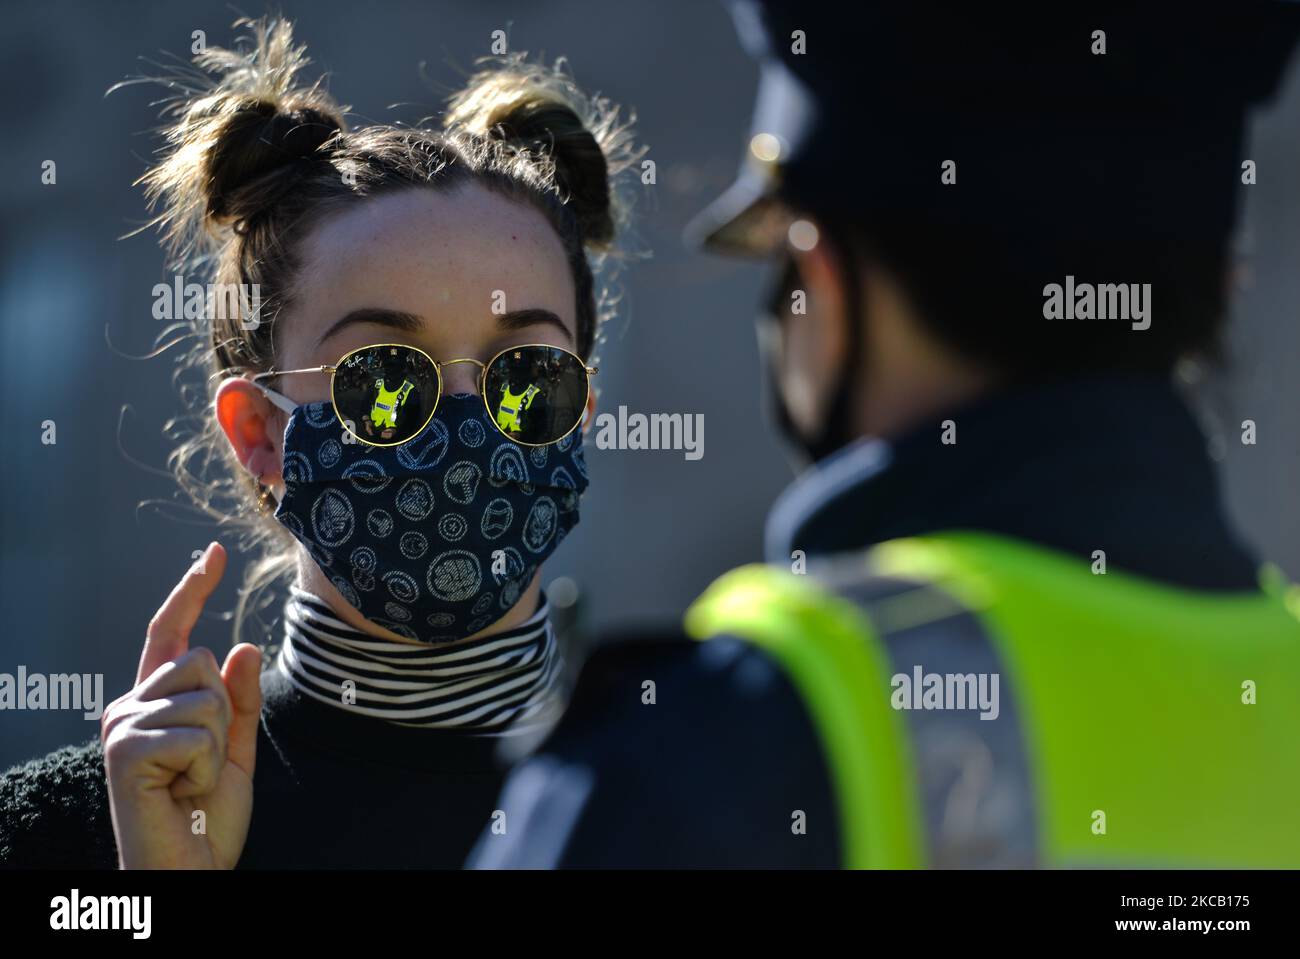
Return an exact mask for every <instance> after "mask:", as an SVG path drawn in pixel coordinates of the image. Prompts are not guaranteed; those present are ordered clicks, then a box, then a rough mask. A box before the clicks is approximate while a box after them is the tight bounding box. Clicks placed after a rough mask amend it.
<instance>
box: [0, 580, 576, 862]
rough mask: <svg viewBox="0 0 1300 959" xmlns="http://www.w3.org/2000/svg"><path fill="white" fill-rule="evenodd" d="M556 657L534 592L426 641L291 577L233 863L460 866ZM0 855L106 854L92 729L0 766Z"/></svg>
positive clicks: (112, 855)
mask: <svg viewBox="0 0 1300 959" xmlns="http://www.w3.org/2000/svg"><path fill="white" fill-rule="evenodd" d="M562 667H563V663H562V662H561V659H560V656H559V653H558V650H557V647H556V642H555V636H554V633H553V631H552V630H551V628H550V624H549V621H548V618H547V605H546V601H545V598H544V597H543V599H542V602H541V605H540V607H539V609H538V611H537V613H536V614H535V615H534V616H532V617H531V618H530V619H529V620H528V622H526V623H524V624H522V625H521V626H518V627H515V628H513V629H510V630H507V631H505V632H502V633H498V634H496V635H494V636H489V637H486V638H480V639H475V640H471V641H467V642H464V643H456V644H452V645H448V646H446V647H428V646H412V645H410V644H403V643H393V642H386V641H382V640H376V639H374V637H370V636H366V635H365V634H363V633H360V632H359V631H357V630H355V629H353V628H351V627H349V626H347V625H345V624H344V623H342V622H341V621H339V620H338V619H336V618H335V617H334V616H333V615H332V614H331V612H330V610H329V607H328V606H326V605H325V604H324V603H323V602H322V601H321V600H319V599H317V598H316V597H314V596H312V595H310V594H309V593H305V592H302V591H301V590H297V589H295V590H294V591H293V593H292V595H291V597H290V600H289V603H288V605H287V606H286V610H285V636H284V641H283V644H282V645H281V647H280V649H279V651H278V653H277V654H276V656H275V657H274V659H273V660H272V662H271V663H270V664H269V666H268V668H266V669H265V670H264V671H263V673H262V681H261V685H262V696H263V705H262V719H261V727H260V729H259V731H258V739H257V766H256V770H255V772H254V776H253V789H254V793H253V818H252V824H251V827H250V830H249V834H248V840H247V843H246V844H245V847H244V853H243V856H242V857H241V858H240V860H239V865H238V868H241V869H245V868H252V869H256V868H279V869H293V868H322V869H325V868H457V867H459V866H461V865H462V863H463V862H464V860H465V857H466V855H467V853H468V852H469V850H470V848H471V846H472V845H473V842H474V840H475V837H477V836H478V834H479V833H480V832H481V831H482V830H484V828H485V827H486V828H490V826H491V823H492V822H493V813H494V811H495V810H496V808H497V794H498V792H499V790H500V788H501V784H502V779H503V776H504V770H505V765H506V760H507V758H508V757H509V756H510V755H511V753H512V749H511V746H512V743H514V742H517V741H520V740H523V739H526V738H527V737H530V736H535V735H536V734H537V732H538V730H539V729H544V728H545V726H546V724H547V723H548V722H550V721H551V720H552V719H553V715H554V713H553V710H556V709H558V705H559V703H560V701H561V700H562V693H561V689H560V683H561V679H562V676H563V668H562ZM507 825H508V823H507ZM0 866H3V867H6V868H19V869H21V868H29V869H30V868H71V869H90V868H102V869H113V868H116V867H117V848H116V843H115V841H114V837H113V828H112V820H111V818H110V815H109V806H108V795H107V786H106V782H105V776H104V757H103V751H102V749H101V747H100V744H99V742H98V741H94V742H91V743H87V744H85V745H83V746H69V747H66V748H64V749H61V750H59V751H57V752H55V753H51V754H50V755H48V756H45V757H43V758H41V759H36V760H32V761H31V762H29V763H26V764H25V765H21V766H16V767H14V768H13V769H11V770H9V771H8V772H6V773H5V774H4V775H3V776H0Z"/></svg>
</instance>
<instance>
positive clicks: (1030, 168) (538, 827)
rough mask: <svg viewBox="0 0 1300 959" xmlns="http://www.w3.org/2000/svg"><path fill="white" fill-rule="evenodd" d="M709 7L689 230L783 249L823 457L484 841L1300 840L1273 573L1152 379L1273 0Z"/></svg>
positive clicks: (682, 850)
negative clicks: (717, 100) (731, 125)
mask: <svg viewBox="0 0 1300 959" xmlns="http://www.w3.org/2000/svg"><path fill="white" fill-rule="evenodd" d="M1049 10H1050V12H1049ZM734 12H735V17H736V21H737V25H738V27H739V30H740V33H741V36H742V39H743V41H744V42H745V44H746V46H747V48H748V49H749V50H750V51H751V52H753V53H754V55H755V56H756V57H757V58H758V59H759V61H760V63H761V66H762V71H761V81H760V86H759V93H758V103H757V110H756V114H755V120H754V128H753V131H752V137H751V139H750V141H749V151H748V156H747V158H746V163H745V166H744V168H743V173H742V176H741V178H740V180H739V181H738V182H737V183H736V184H735V186H734V187H733V188H732V189H731V190H730V191H729V192H728V193H727V194H726V195H724V196H723V197H722V198H721V199H720V200H718V201H717V202H716V203H715V204H714V205H713V207H711V208H710V209H709V210H708V211H706V212H705V214H703V215H702V217H701V219H700V220H699V221H697V223H696V224H695V233H696V235H697V236H698V237H699V238H700V239H702V240H703V242H704V244H705V245H706V246H708V247H710V248H712V249H714V250H718V251H721V252H724V253H733V254H742V255H754V256H761V257H766V258H768V259H769V260H770V261H771V262H772V263H773V264H774V266H775V272H776V273H777V275H778V276H779V277H780V280H779V282H778V283H777V285H776V288H775V291H774V293H773V295H772V298H771V300H770V310H769V313H770V314H771V315H770V316H769V317H768V318H767V319H766V321H765V322H764V323H763V324H762V332H763V334H764V335H763V336H762V342H763V343H764V344H765V346H766V347H767V351H768V355H769V358H770V360H771V363H772V381H773V386H774V392H775V397H776V400H777V411H778V414H779V421H780V422H781V424H782V426H783V429H784V432H786V433H787V435H788V436H789V437H790V438H791V439H792V440H793V441H794V442H795V443H796V444H797V445H798V446H800V447H802V448H803V449H804V450H805V451H806V452H807V453H808V458H809V459H810V460H811V461H812V465H810V466H809V468H808V469H807V471H806V472H804V473H803V475H801V476H800V477H799V479H798V480H797V481H796V482H795V483H794V484H793V485H792V486H791V487H790V489H789V490H788V491H786V493H784V494H783V495H782V497H781V498H780V500H779V501H778V503H777V504H776V506H775V508H774V509H773V511H772V513H771V516H770V520H769V524H768V527H767V559H768V564H767V565H762V566H752V567H747V568H743V569H739V570H736V571H733V572H731V573H729V574H727V575H726V576H724V577H723V578H722V579H720V580H719V581H718V582H717V583H715V584H714V585H713V586H712V587H711V588H710V589H709V590H708V591H707V592H706V593H705V594H704V596H703V597H702V598H701V599H699V600H698V601H697V602H696V603H695V604H694V606H693V607H692V608H691V609H690V610H689V611H688V613H687V614H686V618H685V631H686V633H687V634H688V636H677V637H674V636H659V637H653V636H646V637H643V638H642V640H643V641H641V642H633V643H629V644H626V645H620V646H617V647H612V648H609V649H607V650H603V651H601V652H598V653H597V654H595V655H594V656H593V657H592V658H591V659H590V660H589V662H588V663H587V665H586V668H585V670H584V673H583V675H582V677H581V679H580V681H579V684H578V689H577V693H576V695H575V698H574V700H573V702H572V704H571V706H570V709H569V710H568V712H567V713H566V714H565V716H564V718H563V720H562V722H561V723H560V725H559V726H558V728H556V729H555V730H553V731H552V733H551V734H550V736H549V737H548V738H547V739H546V741H545V742H544V743H543V744H542V745H541V747H540V748H539V749H538V750H537V751H536V753H535V754H534V755H533V757H532V758H531V759H530V760H529V761H527V762H525V763H523V764H522V765H520V766H518V767H516V768H515V770H514V771H513V773H512V774H511V777H510V779H509V780H508V783H507V786H506V789H505V791H504V793H503V796H502V799H501V808H502V810H503V812H504V813H505V815H506V817H507V821H508V823H509V827H508V829H506V830H505V831H504V832H501V833H500V834H498V832H495V831H494V832H485V834H484V835H483V836H482V837H481V838H480V841H479V845H478V847H477V848H476V851H475V854H474V855H473V856H472V857H471V860H470V865H472V866H475V867H489V868H490V867H501V866H514V867H557V866H756V867H781V866H807V867H817V866H825V867H833V866H850V867H918V866H962V867H971V866H1017V867H1018V866H1061V865H1064V866H1071V865H1107V864H1109V865H1131V866H1154V865H1164V866H1261V867H1265V866H1296V865H1300V831H1297V830H1296V829H1295V825H1294V813H1293V808H1292V807H1293V803H1294V799H1293V797H1294V796H1295V794H1296V791H1297V789H1300V756H1298V755H1297V751H1296V749H1295V748H1294V743H1295V739H1296V735H1297V732H1300V701H1298V700H1297V699H1296V697H1295V696H1294V690H1295V689H1296V688H1297V686H1298V685H1300V623H1298V622H1297V612H1298V611H1300V602H1298V601H1297V595H1296V592H1295V590H1294V589H1293V588H1290V587H1288V586H1287V585H1286V584H1285V583H1283V582H1282V581H1281V578H1280V576H1279V575H1278V574H1277V573H1276V571H1275V570H1274V571H1270V568H1269V567H1267V566H1265V567H1261V566H1260V564H1259V563H1258V562H1257V560H1256V559H1255V558H1254V557H1252V556H1251V555H1250V554H1249V553H1248V552H1247V551H1246V550H1245V549H1244V548H1243V546H1242V545H1241V543H1240V542H1239V540H1238V537H1237V536H1236V534H1235V533H1234V531H1233V530H1232V529H1231V527H1230V525H1229V524H1228V522H1227V520H1226V518H1225V516H1224V513H1223V511H1222V508H1221V505H1220V497H1219V491H1218V488H1217V482H1216V478H1215V473H1214V469H1213V467H1212V465H1211V463H1210V461H1209V459H1208V457H1207V455H1206V451H1205V441H1204V437H1203V436H1202V434H1201V432H1200V430H1199V429H1198V426H1197V424H1196V422H1195V420H1194V419H1193V417H1192V415H1191V414H1190V412H1189V410H1188V408H1187V407H1186V406H1185V404H1184V401H1183V400H1182V398H1181V397H1180V396H1179V395H1178V393H1177V391H1176V389H1175V385H1174V382H1173V380H1174V372H1175V368H1176V365H1177V364H1179V363H1180V362H1182V361H1183V360H1185V359H1188V358H1194V357H1198V356H1201V357H1210V358H1213V357H1214V356H1215V352H1216V346H1217V344H1218V340H1219V337H1220V334H1221V328H1222V325H1223V317H1224V309H1225V301H1226V287H1227V285H1228V284H1227V278H1228V276H1229V271H1230V259H1229V238H1230V234H1231V230H1232V227H1233V221H1234V216H1235V213H1236V210H1237V208H1238V206H1239V204H1240V201H1241V198H1242V194H1243V193H1244V191H1245V190H1246V189H1247V188H1249V184H1251V183H1253V172H1252V171H1253V169H1254V165H1253V163H1248V162H1246V161H1248V160H1249V157H1248V156H1246V155H1245V154H1244V153H1243V151H1242V147H1243V127H1244V120H1245V118H1246V116H1247V115H1248V111H1249V108H1250V107H1251V106H1252V105H1253V104H1256V103H1259V102H1261V101H1264V100H1266V99H1267V98H1269V97H1270V96H1271V95H1272V94H1273V93H1274V92H1275V90H1276V88H1277V86H1278V84H1279V82H1280V77H1281V75H1282V73H1283V70H1284V68H1285V66H1286V63H1287V61H1288V58H1289V55H1290V52H1291V49H1292V47H1293V45H1294V41H1295V38H1296V33H1297V14H1300V10H1296V9H1295V8H1294V7H1290V6H1289V5H1283V4H1235V5H1232V6H1228V5H1226V4H1225V5H1220V6H1219V7H1217V8H1214V9H1209V8H1206V7H1197V8H1195V9H1194V10H1173V9H1172V8H1157V7H1156V6H1155V5H1123V6H1121V5H1100V6H1098V5H1090V7H1089V9H1088V10H1087V12H1086V13H1084V14H1082V15H1076V14H1073V13H1070V12H1069V11H1068V10H1065V11H1063V10H1061V9H1058V8H1057V6H1056V5H1052V6H1051V7H1050V8H1047V7H1040V8H1035V9H1034V10H1033V12H1024V11H1023V10H1022V11H1017V12H1016V13H1015V14H1014V16H1008V15H1004V14H1000V13H998V12H997V11H990V10H989V9H987V8H985V7H983V6H981V7H970V6H966V5H950V6H945V5H936V4H931V3H922V4H915V3H906V4H904V3H898V4H882V3H871V4H867V5H864V6H862V7H861V8H859V9H857V10H855V11H852V12H851V11H849V10H847V9H844V8H840V9H836V10H835V11H834V13H828V12H818V11H815V10H812V9H809V8H807V7H802V6H799V5H796V4H793V3H787V2H783V0H770V2H766V3H763V4H761V5H751V4H744V5H737V6H736V7H735V10H734ZM1260 175H1264V174H1263V173H1261V174H1260ZM1267 176H1269V177H1277V178H1282V177H1287V176H1294V172H1293V171H1291V170H1288V169H1271V170H1268V171H1267ZM715 322H724V321H723V320H720V319H715ZM683 535H689V533H688V532H687V531H683ZM695 640H707V642H695Z"/></svg>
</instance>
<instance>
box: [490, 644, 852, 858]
mask: <svg viewBox="0 0 1300 959" xmlns="http://www.w3.org/2000/svg"><path fill="white" fill-rule="evenodd" d="M502 802H503V806H502V808H503V811H504V812H505V813H506V815H507V822H508V823H509V824H510V825H509V828H508V829H507V831H506V832H505V833H504V834H501V835H496V834H493V833H492V832H491V831H489V832H485V834H484V836H483V837H482V840H481V842H480V844H479V847H478V848H477V849H476V851H475V854H474V856H473V857H472V859H471V865H475V866H481V867H495V866H505V867H523V868H529V867H554V866H612V867H619V866H668V867H672V866H733V867H734V866H835V865H838V862H839V846H838V844H839V838H838V829H837V825H836V822H835V811H834V803H833V801H832V796H831V787H830V779H829V774H828V771H827V766H826V764H825V762H824V760H823V758H822V752H821V747H820V744H819V742H818V739H817V736H816V733H815V731H814V728H813V725H812V722H811V720H810V718H809V716H808V714H807V712H806V710H805V708H804V705H803V702H802V701H801V699H800V697H799V695H798V694H797V692H796V691H795V689H794V687H793V686H792V685H791V684H790V682H789V680H788V679H787V678H786V676H785V675H784V672H783V671H782V669H781V667H780V666H779V665H778V664H777V663H776V662H775V661H774V660H772V659H771V658H770V657H769V656H768V655H767V654H766V653H764V652H763V651H762V650H760V649H758V648H757V647H755V646H753V645H751V644H749V643H747V642H744V641H742V640H739V639H735V638H733V637H726V636H723V637H718V638H716V639H712V640H709V641H708V642H705V643H701V642H696V641H693V640H690V639H687V638H686V637H685V636H682V635H680V634H676V635H674V634H666V635H657V636H635V637H623V638H622V639H621V640H620V641H618V642H610V643H607V644H605V645H604V646H602V647H601V648H600V649H599V650H598V651H597V652H595V653H594V654H593V655H592V656H591V657H590V658H589V660H588V661H587V663H586V664H585V665H584V667H583V670H582V673H581V676H580V677H579V680H578V684H577V687H576V689H575V691H574V695H573V698H572V700H571V702H570V705H569V708H568V710H567V711H566V713H565V715H564V717H563V719H562V720H561V721H560V723H559V725H558V726H557V727H556V729H555V730H554V731H553V733H552V734H551V735H550V736H549V737H548V739H547V740H546V742H545V743H543V745H542V746H541V748H540V749H539V750H538V751H537V753H535V754H534V755H533V756H532V757H531V758H530V759H528V760H526V761H525V762H524V763H523V764H521V765H520V766H519V767H517V768H516V770H515V771H514V772H513V773H512V774H511V777H510V779H509V781H508V782H507V785H506V789H505V792H504V793H503V800H502Z"/></svg>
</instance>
